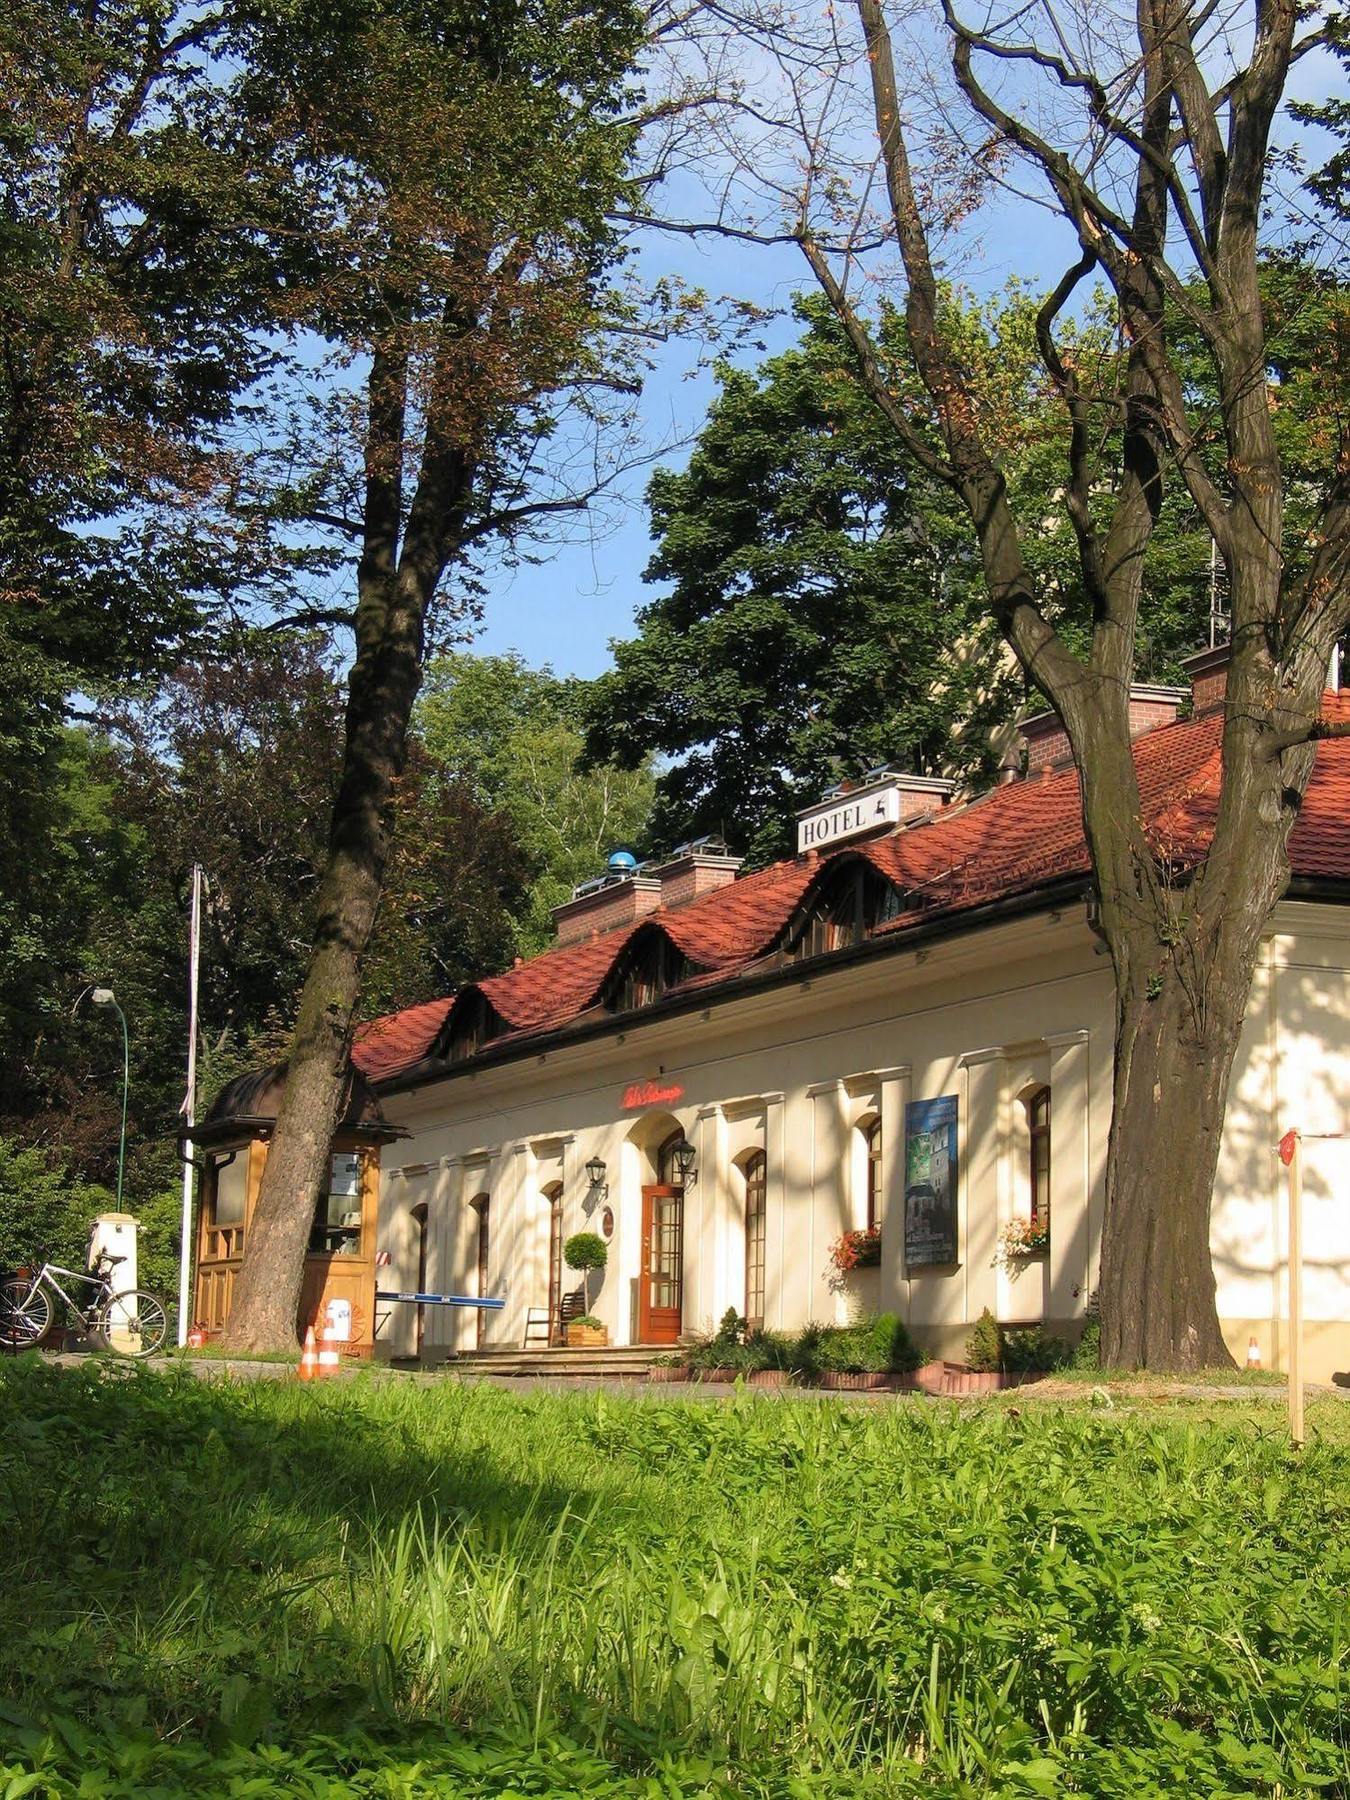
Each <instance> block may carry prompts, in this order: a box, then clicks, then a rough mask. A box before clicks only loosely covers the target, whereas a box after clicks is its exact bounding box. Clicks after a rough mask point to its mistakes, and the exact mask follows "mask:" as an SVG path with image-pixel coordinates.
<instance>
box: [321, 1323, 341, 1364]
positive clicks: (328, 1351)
mask: <svg viewBox="0 0 1350 1800" xmlns="http://www.w3.org/2000/svg"><path fill="white" fill-rule="evenodd" d="M341 1367H342V1358H341V1357H340V1356H339V1355H338V1347H337V1339H336V1338H335V1337H334V1336H333V1328H332V1326H331V1325H325V1326H324V1328H323V1331H322V1332H321V1333H320V1335H319V1370H318V1372H319V1374H320V1376H325V1375H336V1374H337V1372H338V1370H339V1369H340V1368H341Z"/></svg>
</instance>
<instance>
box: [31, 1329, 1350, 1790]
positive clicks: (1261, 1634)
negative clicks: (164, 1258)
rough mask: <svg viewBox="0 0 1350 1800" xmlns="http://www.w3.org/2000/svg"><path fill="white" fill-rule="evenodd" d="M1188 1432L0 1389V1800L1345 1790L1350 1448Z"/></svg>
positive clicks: (499, 1402)
mask: <svg viewBox="0 0 1350 1800" xmlns="http://www.w3.org/2000/svg"><path fill="white" fill-rule="evenodd" d="M1215 1414H1216V1416H1215V1417H1208V1416H1206V1415H1205V1413H1204V1412H1203V1411H1193V1412H1181V1411H1179V1412H1177V1413H1175V1414H1169V1415H1160V1414H1156V1413H1154V1414H1145V1413H1139V1414H1134V1413H1130V1412H1128V1410H1126V1409H1123V1408H1117V1409H1116V1410H1115V1411H1114V1412H1111V1413H1096V1412H1093V1411H1091V1410H1090V1409H1070V1410H1056V1409H1052V1408H1040V1407H1026V1408H1024V1409H1021V1410H1017V1409H1008V1408H1006V1407H988V1408H980V1409H967V1410H964V1411H963V1410H960V1409H958V1408H956V1407H954V1406H949V1405H945V1404H940V1403H928V1402H910V1403H900V1404H897V1405H893V1406H887V1407H883V1408H876V1409H872V1408H868V1409H862V1408H842V1407H836V1406H832V1405H830V1404H828V1403H825V1404H822V1403H821V1402H819V1401H814V1400H802V1401H793V1402H782V1401H769V1402H764V1401H760V1400H756V1399H754V1398H751V1397H749V1396H747V1397H746V1398H745V1399H744V1400H742V1401H739V1402H733V1403H731V1404H729V1405H719V1404H716V1403H712V1404H704V1403H699V1402H689V1401H683V1400H681V1401H674V1402H670V1401H666V1402H657V1401H651V1400H645V1399H641V1398H638V1399H634V1400H618V1399H614V1398H612V1397H609V1396H606V1395H603V1394H599V1395H597V1394H589V1395H584V1396H568V1397H562V1398H560V1397H558V1396H556V1395H540V1396H528V1395H527V1396H516V1395H512V1394H506V1393H502V1392H500V1391H497V1390H493V1389H486V1388H477V1389H475V1388H465V1387H459V1386H455V1385H451V1384H446V1385H444V1386H435V1387H426V1386H420V1385H413V1384H407V1385H402V1384H398V1383H393V1382H383V1383H381V1382H376V1381H360V1382H354V1383H350V1384H342V1385H336V1386H334V1387H332V1388H328V1389H322V1390H318V1391H316V1390H313V1389H306V1388H303V1387H300V1386H297V1385H295V1384H290V1383H276V1382H256V1383H251V1384H233V1383H229V1382H225V1381H210V1382H205V1381H201V1380H199V1379H197V1378H195V1377H192V1376H190V1375H186V1374H180V1373H177V1372H175V1373H172V1374H169V1375H155V1374H150V1373H147V1372H145V1371H142V1370H130V1371H123V1370H120V1369H112V1368H109V1367H104V1366H95V1367H90V1368H88V1369H82V1370H78V1371H62V1370H54V1369H51V1368H46V1367H42V1366H40V1365H38V1364H36V1363H31V1364H30V1363H21V1364H12V1365H10V1366H8V1367H7V1368H5V1369H4V1370H3V1371H2V1372H0V1432H2V1435H0V1800H19V1796H21V1795H23V1794H25V1793H28V1792H34V1793H38V1794H52V1795H63V1796H64V1795H76V1794H78V1795H81V1796H86V1797H87V1800H94V1797H96V1796H106V1797H108V1800H112V1797H114V1796H116V1797H119V1800H121V1797H124V1796H132V1795H136V1796H141V1795H151V1794H154V1795H163V1796H165V1797H166V1800H171V1797H173V1796H177V1795H181V1794H188V1793H191V1794H202V1795H206V1794H228V1793H238V1794H240V1795H243V1794H268V1793H272V1792H276V1793H282V1792H285V1793H294V1794H298V1795H313V1796H316V1797H322V1800H345V1797H346V1796H348V1795H351V1796H357V1795H361V1796H365V1795H371V1796H376V1795H378V1796H384V1797H386V1800H392V1797H394V1796H403V1795H407V1796H410V1797H411V1796H421V1795H424V1794H425V1795H432V1794H436V1795H440V1794H445V1795H455V1796H465V1797H466V1800H467V1797H470V1796H478V1795H483V1796H487V1795H506V1794H517V1793H519V1794H531V1795H554V1794H556V1795H564V1794H581V1795H585V1796H587V1800H594V1797H596V1796H610V1795H613V1796H616V1797H617V1796H623V1797H625V1800H628V1797H630V1796H631V1797H634V1800H636V1797H637V1796H644V1797H648V1796H650V1797H651V1800H657V1797H658V1796H671V1797H674V1796H689V1797H692V1796H695V1795H706V1796H709V1797H717V1800H723V1797H725V1800H730V1797H731V1796H740V1795H748V1796H760V1795H762V1796H770V1795H773V1796H783V1797H784V1800H787V1797H789V1796H792V1797H794V1800H815V1797H816V1796H833V1795H839V1796H843V1795H865V1796H871V1795H878V1796H880V1795H907V1794H934V1795H942V1796H958V1795H974V1794H1010V1795H1019V1794H1026V1795H1032V1794H1060V1793H1066V1792H1076V1793H1089V1794H1101V1795H1130V1796H1131V1797H1134V1796H1140V1795H1143V1796H1149V1795H1177V1796H1181V1795H1186V1796H1191V1795H1197V1794H1206V1795H1210V1794H1252V1793H1259V1794H1271V1795H1275V1794H1281V1795H1288V1794H1304V1793H1312V1792H1321V1793H1327V1794H1332V1795H1338V1794H1339V1795H1345V1794H1350V1748H1348V1747H1347V1744H1348V1742H1350V1738H1348V1735H1347V1714H1348V1713H1350V1708H1348V1707H1347V1700H1348V1699H1350V1684H1348V1682H1347V1666H1346V1662H1347V1650H1348V1649H1350V1609H1348V1608H1347V1598H1346V1597H1347V1593H1348V1592H1350V1532H1348V1531H1347V1526H1350V1430H1347V1423H1348V1422H1350V1416H1348V1415H1347V1414H1346V1413H1345V1412H1344V1411H1343V1410H1341V1409H1339V1408H1337V1407H1335V1406H1331V1405H1328V1406H1326V1407H1325V1408H1323V1409H1321V1410H1320V1411H1317V1412H1315V1413H1314V1415H1313V1419H1314V1440H1313V1442H1312V1443H1311V1444H1310V1445H1309V1446H1308V1448H1307V1449H1306V1450H1305V1451H1304V1452H1303V1453H1302V1455H1300V1456H1297V1457H1296V1456H1294V1455H1292V1454H1291V1453H1290V1451H1289V1450H1288V1448H1287V1447H1286V1445H1285V1443H1284V1442H1283V1440H1282V1438H1281V1436H1280V1434H1279V1431H1278V1429H1277V1427H1278V1422H1279V1421H1278V1418H1277V1416H1276V1415H1275V1413H1274V1412H1273V1411H1272V1410H1271V1409H1270V1408H1269V1407H1263V1408H1260V1409H1254V1410H1252V1411H1247V1410H1245V1409H1235V1408H1234V1407H1232V1406H1228V1407H1225V1408H1223V1409H1218V1408H1216V1409H1215ZM26 1782H33V1783H36V1784H37V1785H34V1786H32V1787H26V1786H25V1785H24V1784H25V1783H26ZM81 1784H83V1785H81Z"/></svg>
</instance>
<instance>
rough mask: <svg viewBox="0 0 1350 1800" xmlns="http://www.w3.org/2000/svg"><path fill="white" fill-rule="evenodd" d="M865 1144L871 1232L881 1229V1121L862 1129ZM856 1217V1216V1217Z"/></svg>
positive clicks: (868, 1213)
mask: <svg viewBox="0 0 1350 1800" xmlns="http://www.w3.org/2000/svg"><path fill="white" fill-rule="evenodd" d="M862 1134H863V1143H864V1145H865V1146H866V1149H867V1175H866V1194H867V1209H866V1223H867V1229H868V1230H869V1231H880V1229H881V1120H880V1119H879V1118H877V1119H873V1121H872V1123H871V1124H870V1125H864V1126H863V1128H862ZM855 1216H856V1215H855Z"/></svg>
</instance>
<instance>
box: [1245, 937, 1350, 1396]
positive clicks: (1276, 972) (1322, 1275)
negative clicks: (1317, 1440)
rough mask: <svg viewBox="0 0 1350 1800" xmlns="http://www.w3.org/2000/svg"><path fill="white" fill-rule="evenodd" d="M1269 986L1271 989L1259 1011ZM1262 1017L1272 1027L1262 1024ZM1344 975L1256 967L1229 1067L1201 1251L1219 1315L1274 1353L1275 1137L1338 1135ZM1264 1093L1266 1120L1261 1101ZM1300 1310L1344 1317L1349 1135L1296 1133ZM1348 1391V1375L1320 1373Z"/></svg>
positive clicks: (1347, 1124)
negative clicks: (1258, 1327) (1260, 1325)
mask: <svg viewBox="0 0 1350 1800" xmlns="http://www.w3.org/2000/svg"><path fill="white" fill-rule="evenodd" d="M1269 982H1274V984H1275V995H1274V999H1275V1002H1276V1004H1275V1005H1274V1006H1273V1007H1272V1006H1271V1004H1270V999H1271V996H1270V989H1269V986H1268V985H1267V984H1268V983H1269ZM1272 1017H1273V1018H1274V1019H1275V1020H1276V1021H1277V1026H1274V1027H1273V1026H1272V1024H1271V1022H1270V1021H1271V1019H1272ZM1347 1094H1350V974H1347V972H1346V971H1345V970H1342V969H1335V968H1314V967H1308V966H1295V967H1277V968H1275V969H1273V970H1271V971H1269V972H1259V973H1258V977H1257V982H1256V984H1255V985H1254V987H1253V998H1252V1006H1251V1010H1250V1012H1249V1016H1248V1023H1247V1029H1246V1033H1245V1035H1244V1038H1243V1042H1242V1046H1241V1048H1240V1050H1239V1052H1238V1057H1237V1060H1236V1062H1235V1064H1234V1069H1233V1080H1232V1084H1231V1088H1230V1092H1229V1100H1228V1113H1227V1117H1226V1118H1225V1121H1224V1135H1223V1147H1222V1149H1221V1151H1220V1157H1219V1173H1218V1180H1217V1182H1216V1190H1217V1191H1218V1192H1220V1193H1223V1194H1226V1195H1227V1198H1226V1200H1225V1201H1224V1203H1223V1205H1222V1206H1221V1207H1220V1208H1218V1209H1217V1210H1216V1213H1215V1216H1214V1220H1213V1224H1212V1229H1211V1244H1212V1247H1213V1255H1214V1273H1215V1278H1216V1280H1217V1282H1218V1286H1219V1312H1220V1315H1221V1316H1222V1317H1227V1318H1232V1319H1253V1320H1262V1321H1268V1322H1269V1325H1270V1329H1271V1333H1272V1341H1273V1342H1274V1343H1276V1344H1278V1345H1280V1346H1281V1347H1283V1341H1284V1332H1285V1329H1286V1320H1287V1316H1288V1199H1287V1191H1288V1190H1287V1186H1286V1177H1285V1172H1284V1168H1283V1165H1282V1164H1281V1163H1280V1161H1279V1159H1278V1157H1277V1155H1276V1154H1275V1146H1276V1144H1277V1142H1278V1140H1279V1138H1280V1137H1281V1135H1282V1134H1283V1133H1284V1132H1285V1131H1287V1130H1289V1129H1290V1128H1291V1127H1294V1126H1297V1127H1298V1128H1299V1129H1300V1130H1301V1131H1303V1132H1305V1133H1310V1134H1312V1133H1318V1132H1342V1131H1346V1130H1348V1129H1350V1117H1348V1116H1347V1109H1346V1098H1345V1097H1346V1095H1347ZM1269 1097H1275V1098H1274V1102H1273V1103H1274V1115H1273V1116H1272V1113H1271V1110H1270V1105H1271V1100H1270V1098H1269ZM1303 1245H1304V1256H1303V1271H1304V1275H1303V1305H1304V1317H1305V1320H1306V1321H1307V1323H1308V1324H1309V1325H1310V1326H1316V1325H1336V1324H1346V1323H1347V1321H1350V1138H1331V1139H1320V1140H1319V1139H1318V1138H1317V1137H1316V1136H1308V1137H1307V1138H1305V1141H1304V1154H1303ZM1332 1380H1333V1381H1335V1382H1336V1384H1337V1385H1338V1386H1342V1387H1350V1371H1341V1372H1338V1373H1335V1374H1333V1375H1332Z"/></svg>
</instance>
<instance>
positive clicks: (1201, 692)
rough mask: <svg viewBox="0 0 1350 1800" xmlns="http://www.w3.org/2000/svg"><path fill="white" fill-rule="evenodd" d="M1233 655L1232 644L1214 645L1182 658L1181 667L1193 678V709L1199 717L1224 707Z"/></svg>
mask: <svg viewBox="0 0 1350 1800" xmlns="http://www.w3.org/2000/svg"><path fill="white" fill-rule="evenodd" d="M1232 654H1233V646H1232V645H1231V644H1214V645H1213V646H1212V647H1211V648H1210V649H1208V650H1197V651H1196V652H1195V654H1194V656H1183V657H1182V659H1181V666H1182V668H1183V669H1185V671H1186V673H1187V674H1188V675H1189V676H1190V678H1191V708H1192V710H1193V711H1194V712H1195V713H1196V714H1197V715H1198V714H1200V713H1207V712H1213V710H1214V708H1215V707H1216V706H1222V705H1223V697H1224V694H1225V693H1226V691H1227V688H1228V663H1229V659H1230V658H1231V656H1232Z"/></svg>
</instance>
